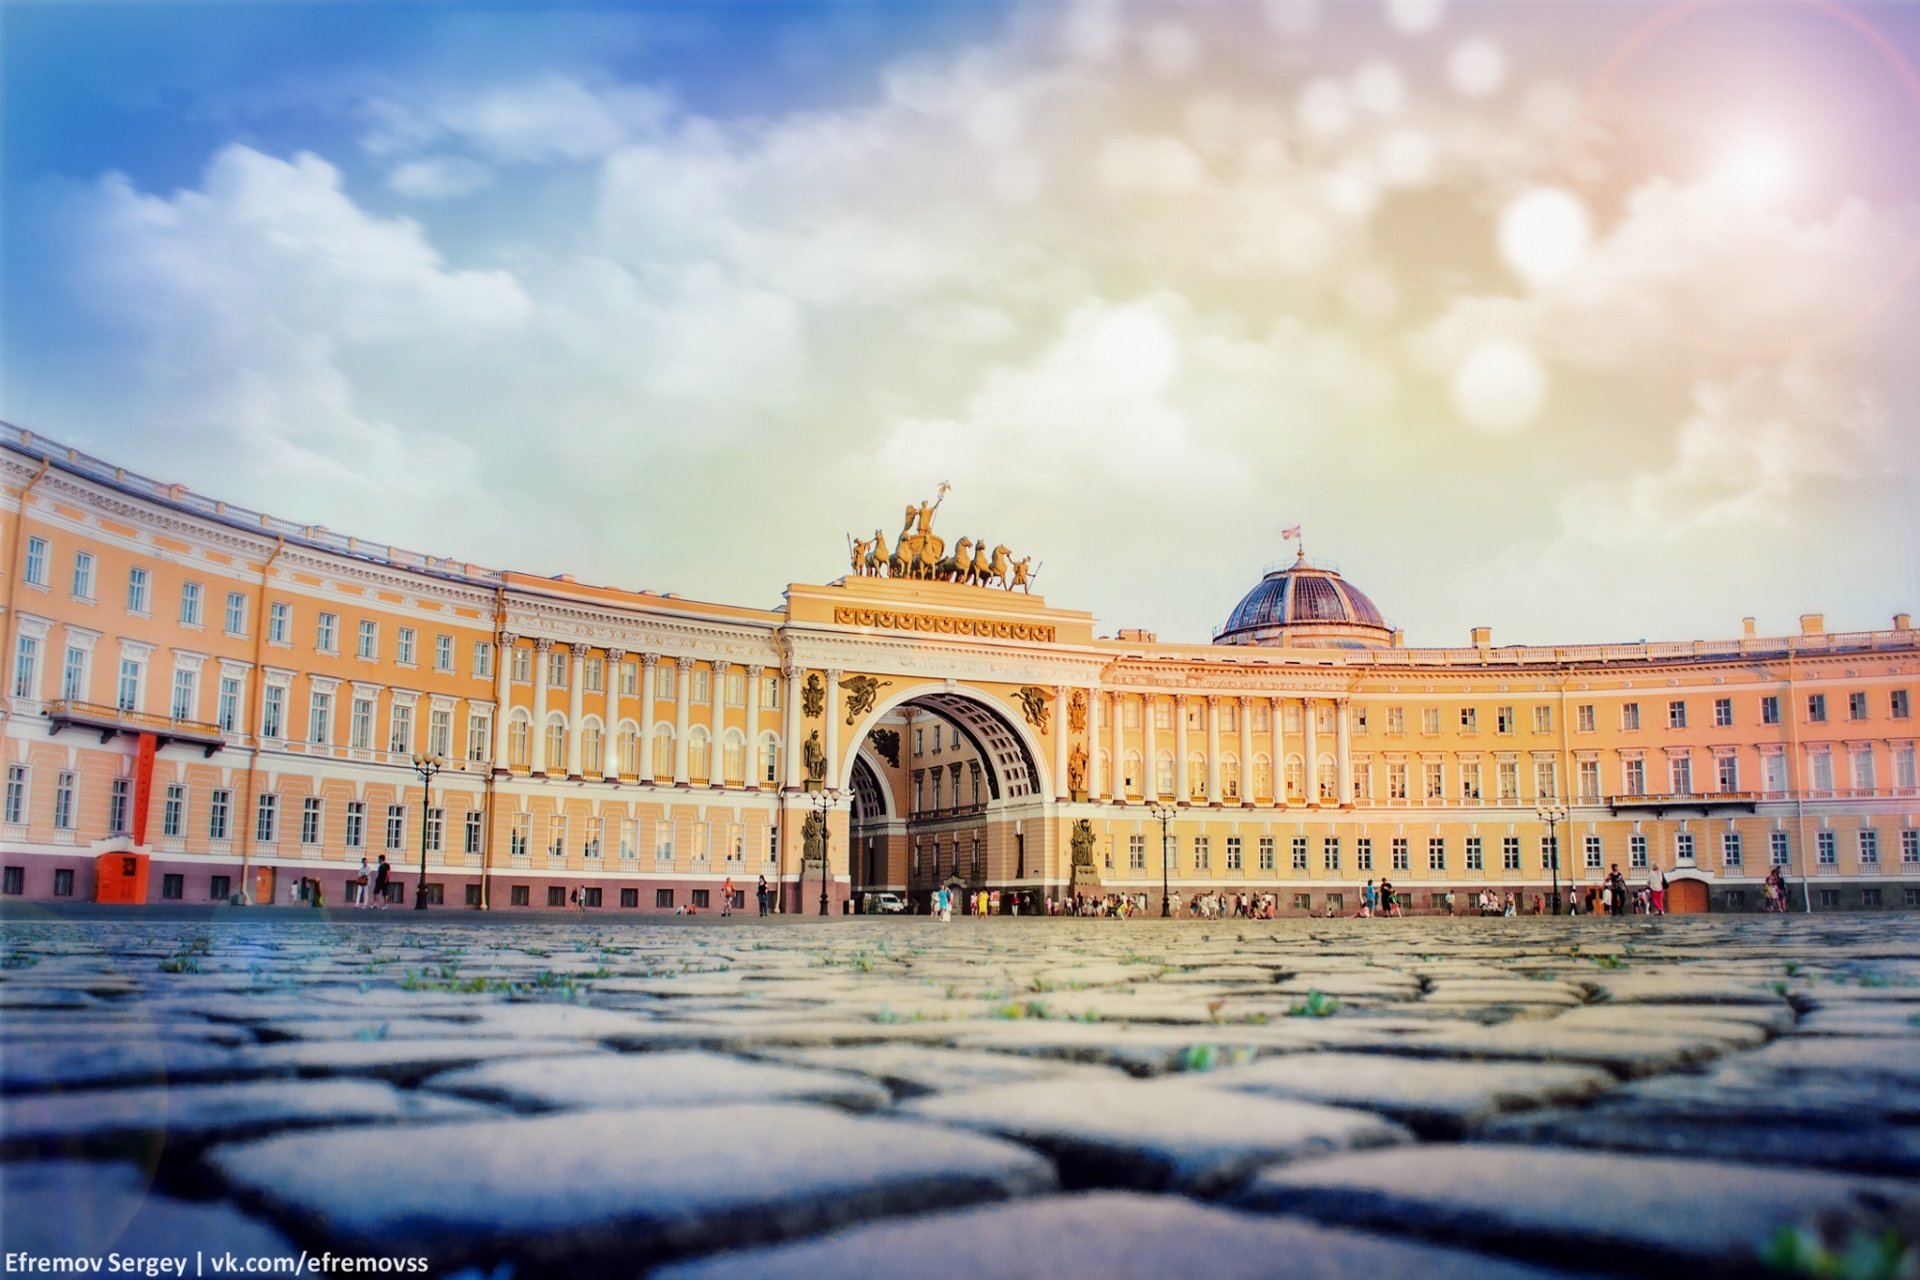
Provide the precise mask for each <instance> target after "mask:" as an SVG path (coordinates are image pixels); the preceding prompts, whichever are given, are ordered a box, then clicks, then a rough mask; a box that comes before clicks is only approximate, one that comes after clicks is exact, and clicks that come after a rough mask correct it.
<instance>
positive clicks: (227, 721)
mask: <svg viewBox="0 0 1920 1280" xmlns="http://www.w3.org/2000/svg"><path fill="white" fill-rule="evenodd" d="M214 715H215V722H216V723H217V724H219V726H220V731H221V732H222V733H232V732H233V731H234V728H235V726H237V725H238V724H239V723H240V679H239V677H238V676H221V677H220V699H219V705H218V706H217V707H216V708H215V709H214Z"/></svg>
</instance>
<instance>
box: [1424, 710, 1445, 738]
mask: <svg viewBox="0 0 1920 1280" xmlns="http://www.w3.org/2000/svg"><path fill="white" fill-rule="evenodd" d="M1420 732H1421V733H1426V734H1435V733H1439V732H1440V708H1438V707H1423V708H1421V711H1420Z"/></svg>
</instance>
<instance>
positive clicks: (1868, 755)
mask: <svg viewBox="0 0 1920 1280" xmlns="http://www.w3.org/2000/svg"><path fill="white" fill-rule="evenodd" d="M1853 789H1854V790H1855V791H1857V792H1859V793H1861V794H1862V795H1870V794H1872V792H1873V789H1874V769H1873V748H1872V747H1868V746H1862V747H1856V748H1855V749H1854V751H1853Z"/></svg>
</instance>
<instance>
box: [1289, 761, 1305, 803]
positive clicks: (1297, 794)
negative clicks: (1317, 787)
mask: <svg viewBox="0 0 1920 1280" xmlns="http://www.w3.org/2000/svg"><path fill="white" fill-rule="evenodd" d="M1306 797H1307V765H1306V762H1305V761H1304V760H1302V759H1301V758H1300V757H1299V756H1288V757H1287V799H1288V800H1304V799H1306Z"/></svg>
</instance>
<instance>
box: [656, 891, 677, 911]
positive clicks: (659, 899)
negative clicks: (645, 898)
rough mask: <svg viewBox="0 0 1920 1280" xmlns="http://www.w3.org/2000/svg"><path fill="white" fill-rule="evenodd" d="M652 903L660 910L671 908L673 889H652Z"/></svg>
mask: <svg viewBox="0 0 1920 1280" xmlns="http://www.w3.org/2000/svg"><path fill="white" fill-rule="evenodd" d="M653 905H654V906H655V907H656V908H658V909H660V910H665V911H671V910H672V909H673V890H671V889H655V890H654V891H653Z"/></svg>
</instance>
